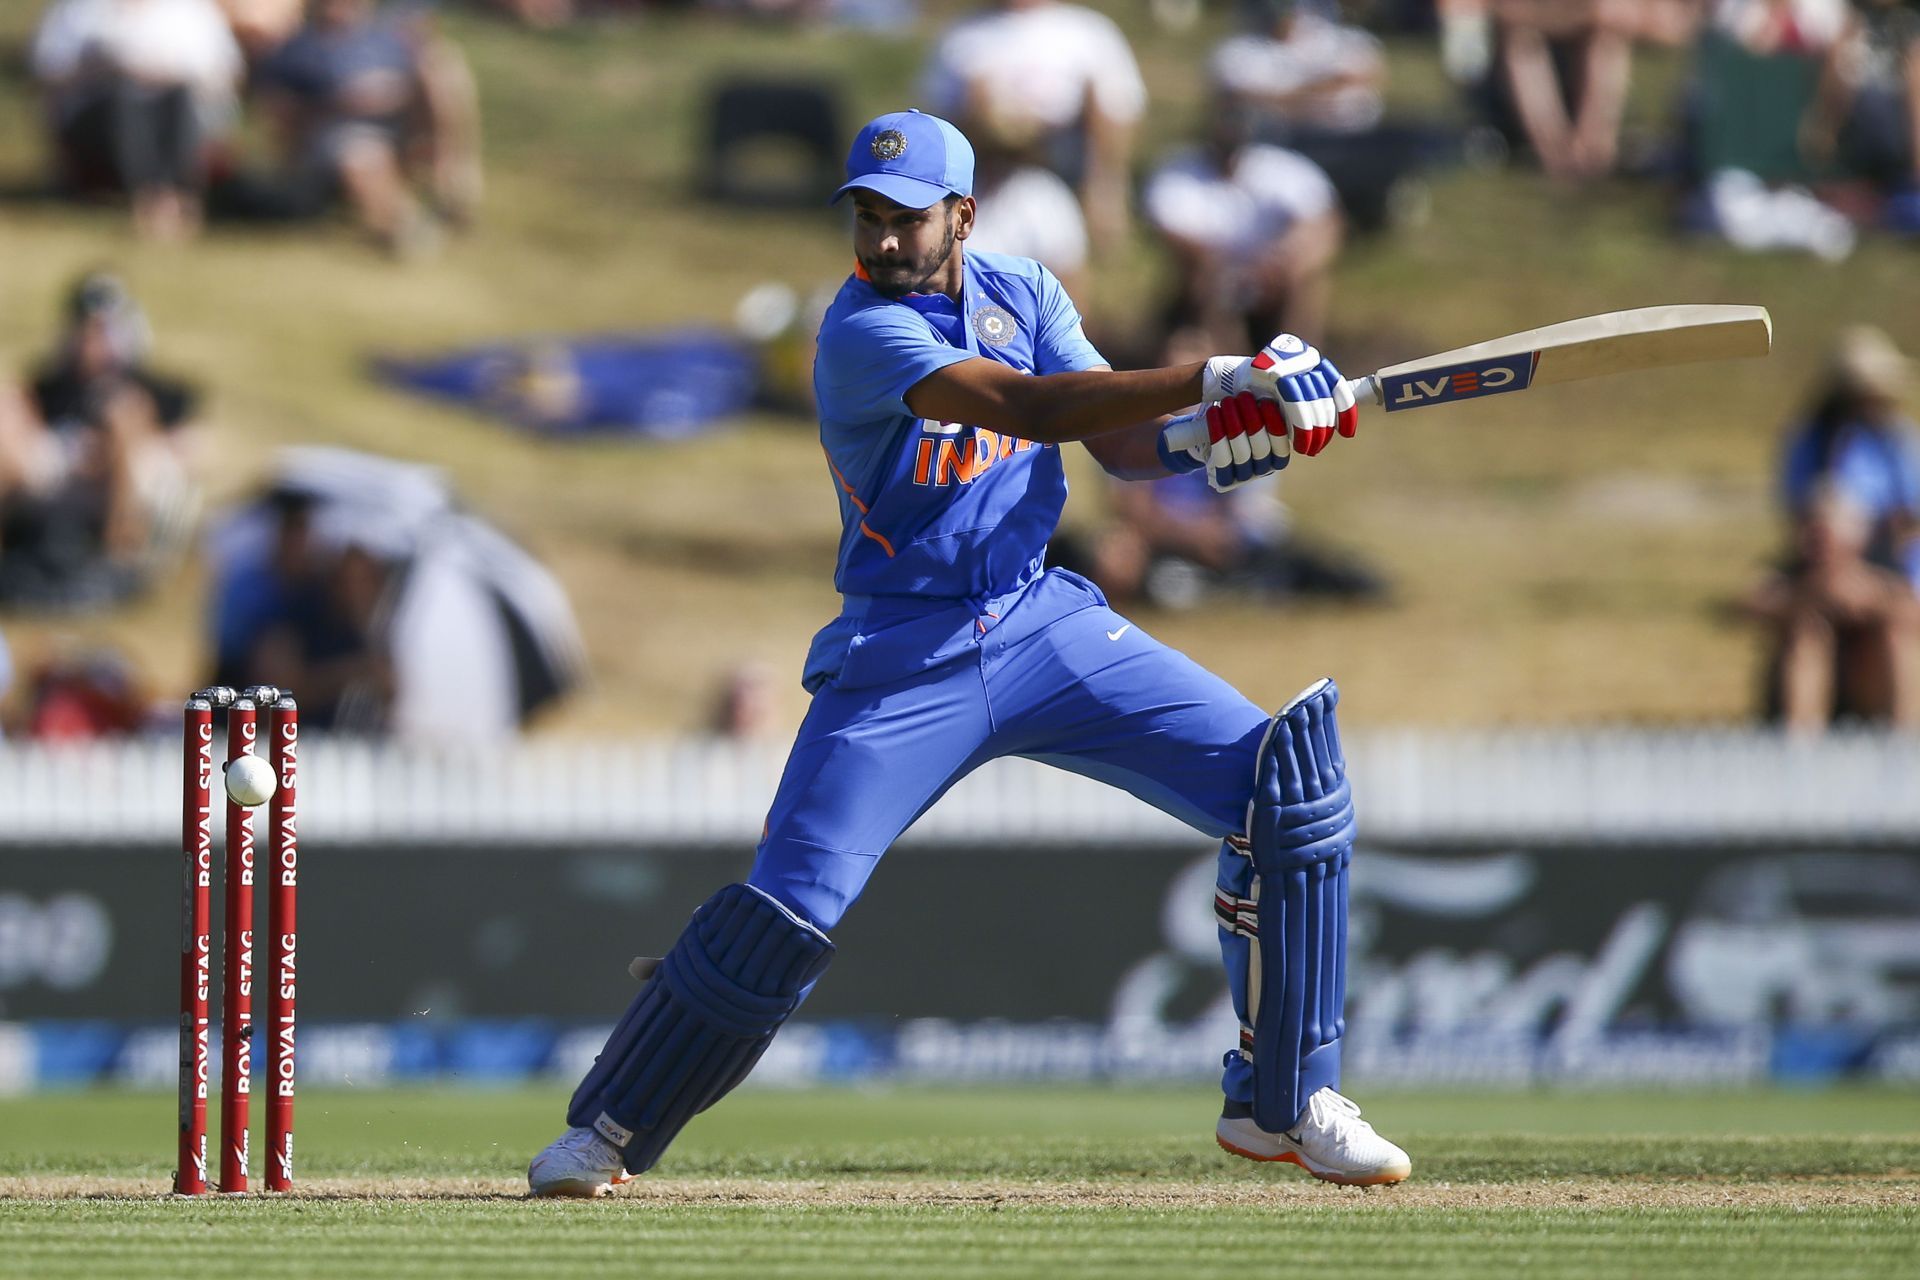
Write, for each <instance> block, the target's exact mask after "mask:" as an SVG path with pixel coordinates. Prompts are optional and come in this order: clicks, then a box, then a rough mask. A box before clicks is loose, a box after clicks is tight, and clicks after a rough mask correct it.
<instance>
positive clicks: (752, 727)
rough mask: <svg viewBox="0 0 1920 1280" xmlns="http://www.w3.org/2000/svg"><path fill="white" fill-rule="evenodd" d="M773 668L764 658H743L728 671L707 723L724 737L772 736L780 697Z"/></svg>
mask: <svg viewBox="0 0 1920 1280" xmlns="http://www.w3.org/2000/svg"><path fill="white" fill-rule="evenodd" d="M774 687H775V680H774V675H773V669H772V668H771V667H769V666H767V664H766V663H764V662H743V663H741V664H740V665H739V666H737V667H735V668H734V669H733V670H732V671H729V672H728V673H727V677H726V680H725V682H724V683H723V684H722V685H721V688H720V697H719V699H718V701H717V703H716V704H715V706H714V710H713V718H712V721H711V723H710V724H709V725H708V727H709V728H710V729H711V730H712V731H713V733H714V734H715V735H716V736H718V737H722V738H730V739H732V740H734V741H736V742H759V741H764V740H765V739H767V738H770V737H772V736H773V734H774V732H775V731H776V730H777V729H778V728H779V725H778V723H777V717H776V711H777V698H776V696H775V694H774Z"/></svg>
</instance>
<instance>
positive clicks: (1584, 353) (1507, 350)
mask: <svg viewBox="0 0 1920 1280" xmlns="http://www.w3.org/2000/svg"><path fill="white" fill-rule="evenodd" d="M1772 348H1773V319H1772V317H1771V316H1769V315H1768V314H1767V309H1766V308H1765V307H1747V306H1719V305H1702V304H1690V305H1683V306H1670V307H1642V308H1640V309H1638V310H1635V311H1613V312H1608V313H1607V314H1605V315H1598V316H1587V317H1585V318H1584V319H1580V320H1566V321H1562V322H1561V323H1559V324H1550V325H1547V326H1545V327H1543V328H1539V329H1529V330H1527V331H1526V332H1524V333H1514V334H1508V335H1507V336H1505V337H1502V338H1493V339H1490V340H1488V341H1486V342H1476V343H1474V344H1473V345H1472V346H1467V347H1459V348H1456V349H1455V350H1452V351H1442V352H1440V353H1438V354H1437V355H1431V356H1423V357H1421V358H1420V359H1418V360H1408V361H1405V362H1404V363H1401V364H1396V365H1390V366H1388V367H1387V368H1384V369H1382V370H1380V372H1379V373H1377V374H1375V375H1374V377H1375V378H1376V379H1377V385H1378V387H1379V389H1380V394H1379V400H1380V403H1381V404H1382V405H1384V406H1385V407H1386V408H1387V409H1389V410H1394V409H1419V408H1425V407H1426V406H1428V405H1432V404H1445V403H1448V402H1451V401H1454V400H1469V399H1473V398H1475V397H1478V396H1486V395H1499V394H1501V393H1503V392H1507V391H1525V390H1526V389H1527V388H1529V387H1534V386H1542V385H1545V384H1547V383H1553V382H1573V381H1576V380H1578V379H1581V378H1598V377H1602V376H1604V375H1607V374H1614V373H1627V372H1631V371H1634V370H1639V369H1659V368H1663V367H1666V366H1668V365H1677V364H1694V363H1698V362H1700V361H1705V360H1734V359H1740V358H1743V357H1748V356H1763V355H1766V354H1767V353H1768V352H1769V351H1770V350H1772Z"/></svg>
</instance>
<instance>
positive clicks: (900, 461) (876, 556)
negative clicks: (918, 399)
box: [808, 253, 1106, 687]
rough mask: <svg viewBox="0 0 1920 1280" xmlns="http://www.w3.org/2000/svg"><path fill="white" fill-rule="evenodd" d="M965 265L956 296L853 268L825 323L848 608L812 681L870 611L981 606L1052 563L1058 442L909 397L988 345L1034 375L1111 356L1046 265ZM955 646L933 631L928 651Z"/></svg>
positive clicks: (818, 374)
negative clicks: (1091, 337)
mask: <svg viewBox="0 0 1920 1280" xmlns="http://www.w3.org/2000/svg"><path fill="white" fill-rule="evenodd" d="M963 266H964V284H963V287H962V296H961V300H960V301H959V302H957V303H956V302H955V301H954V300H953V299H951V298H948V297H947V296H946V295H945V294H913V295H910V296H908V297H906V298H902V299H897V300H896V299H892V298H888V297H886V296H885V295H883V294H881V293H880V292H879V291H877V290H876V289H874V287H873V286H872V285H871V284H869V283H868V282H867V281H866V280H864V279H862V278H861V277H860V275H859V274H856V275H854V276H852V277H849V278H848V280H847V282H846V284H844V285H843V286H841V289H840V293H839V295H838V296H837V297H835V299H834V301H833V305H832V306H831V307H829V308H828V309H827V315H826V318H825V320H824V321H822V323H821V326H820V337H819V344H818V352H817V354H816V356H815V358H814V366H813V384H814V397H815V400H816V402H817V403H818V406H819V413H820V441H821V444H822V445H823V446H824V447H825V449H826V453H827V467H828V470H829V472H830V473H831V475H832V478H833V482H834V488H835V490H836V492H837V493H838V496H839V501H840V518H841V525H842V528H841V535H840V555H839V562H838V564H837V566H836V567H835V570H834V585H835V586H836V587H837V588H838V589H839V591H840V593H841V594H842V595H843V596H845V597H846V604H845V608H844V611H843V613H842V615H841V617H840V618H837V619H835V621H834V622H833V623H831V624H829V625H828V627H827V628H826V629H825V630H824V631H822V632H821V633H820V635H819V636H818V637H816V639H815V642H814V651H813V653H812V654H810V655H809V659H808V684H809V687H813V686H814V685H815V684H817V682H818V680H819V679H824V678H825V677H826V676H830V675H832V674H834V673H835V672H836V671H837V670H838V669H839V665H840V664H839V658H840V656H841V654H842V653H843V652H844V650H845V649H846V648H847V647H848V645H849V644H850V643H851V642H852V641H853V640H854V638H855V637H856V636H857V635H858V634H859V633H860V632H861V631H862V629H863V628H862V627H861V625H860V621H861V620H862V619H869V618H879V617H887V618H895V619H897V618H900V617H902V616H921V617H925V616H928V615H933V614H938V613H944V612H948V611H952V610H954V609H965V610H967V611H969V613H968V616H972V613H971V611H974V610H983V609H986V608H987V606H988V604H989V602H992V601H995V600H999V599H1003V598H1005V597H1009V596H1012V595H1015V594H1017V593H1018V592H1019V591H1021V590H1022V589H1023V588H1024V587H1025V586H1026V585H1027V584H1028V583H1029V582H1031V581H1033V579H1035V578H1036V577H1038V576H1039V574H1040V572H1041V569H1042V568H1043V567H1044V564H1045V556H1046V547H1047V541H1048V539H1049V538H1051V537H1052V536H1053V531H1054V528H1055V526H1056V525H1057V524H1058V523H1059V519H1060V511H1061V508H1062V506H1063V505H1064V504H1065V502H1066V496H1067V482H1066V474H1065V472H1064V470H1063V469H1062V467H1061V462H1060V450H1059V448H1058V447H1057V446H1054V445H1039V444H1035V443H1033V442H1032V441H1029V440H1022V439H1020V438H1019V437H1017V436H1014V435H1006V434H1002V433H1000V432H997V431H990V430H987V429H985V428H982V427H977V426H973V425H971V424H967V423H952V422H934V421H931V420H928V419H924V418H919V417H916V416H915V415H914V413H913V411H912V410H910V409H908V408H907V405H906V400H905V396H906V394H907V392H908V391H909V390H911V389H912V388H913V386H914V385H915V384H916V383H918V382H919V381H920V380H921V379H922V378H925V377H926V376H927V375H928V374H931V373H933V372H935V371H937V370H939V369H943V368H945V367H946V366H948V365H950V364H957V363H959V362H960V361H962V360H969V359H972V358H974V357H976V356H978V357H984V358H985V359H989V360H998V361H1000V362H1001V363H1002V364H1005V365H1008V366H1010V367H1012V368H1014V369H1018V370H1019V371H1021V372H1022V373H1032V374H1048V373H1062V372H1067V371H1071V370H1077V369H1090V368H1095V367H1098V366H1102V365H1104V364H1105V363H1106V361H1105V360H1104V359H1103V358H1102V357H1101V355H1100V353H1099V352H1098V351H1096V350H1095V349H1094V347H1093V345H1092V344H1091V343H1089V342H1088V341H1087V338H1086V334H1085V333H1084V332H1083V331H1082V329H1081V323H1080V313H1079V312H1078V311H1077V310H1075V308H1074V305H1073V302H1072V300H1071V299H1069V298H1068V297H1067V293H1066V290H1065V289H1063V288H1062V287H1061V285H1060V281H1059V280H1058V279H1056V278H1055V277H1054V275H1053V273H1052V272H1050V271H1048V270H1047V269H1046V268H1045V267H1043V266H1041V265H1040V264H1039V263H1037V262H1034V261H1033V260H1032V259H1029V258H1015V257H1010V256H1007V255H1004V254H992V253H977V254H976V253H967V254H965V256H964V260H963ZM867 629H872V628H867ZM936 629H937V628H936ZM944 648H945V646H943V645H940V644H938V643H933V647H932V649H929V650H928V651H927V652H926V653H925V655H924V656H925V657H926V658H929V659H931V658H934V657H935V656H936V651H939V650H944ZM890 665H891V664H890Z"/></svg>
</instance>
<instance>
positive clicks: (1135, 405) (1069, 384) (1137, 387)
mask: <svg viewBox="0 0 1920 1280" xmlns="http://www.w3.org/2000/svg"><path fill="white" fill-rule="evenodd" d="M1205 368H1206V362H1205V361H1196V362H1194V363H1192V364H1181V365H1173V366H1171V367H1168V368H1165V369H1132V370H1126V371H1122V372H1115V371H1113V370H1110V369H1091V370H1087V371H1085V372H1082V373H1055V374H1049V375H1047V376H1045V377H1041V378H1022V379H1021V380H1020V381H1021V383H1022V384H1023V385H1022V386H1021V387H1020V389H1019V391H1018V393H1017V394H1016V395H1014V396H1011V397H1009V398H1010V399H1014V400H1017V401H1020V402H1021V403H1018V404H1017V405H1013V406H1010V408H1011V409H1012V413H1013V420H1012V421H1009V422H1008V423H1007V424H1006V425H1005V426H1004V427H1002V428H1000V429H1001V430H1006V431H1011V432H1012V433H1013V434H1014V435H1016V436H1018V437H1020V438H1022V439H1025V440H1032V441H1035V442H1036V443H1039V444H1064V443H1066V442H1067V441H1069V440H1088V439H1092V438H1093V437H1096V436H1106V435H1109V434H1111V433H1114V432H1121V431H1126V430H1128V429H1129V428H1134V427H1139V426H1140V425H1141V424H1143V423H1147V422H1149V421H1152V420H1156V419H1159V418H1162V417H1164V416H1166V415H1167V414H1170V413H1174V412H1177V411H1178V410H1181V409H1184V408H1186V407H1187V406H1188V405H1191V404H1195V403H1197V402H1198V401H1199V400H1200V396H1201V390H1200V385H1201V373H1202V371H1203V370H1205ZM981 425H982V426H990V425H992V424H989V423H982V424H981ZM1146 434H1147V435H1148V438H1149V439H1150V438H1151V433H1146Z"/></svg>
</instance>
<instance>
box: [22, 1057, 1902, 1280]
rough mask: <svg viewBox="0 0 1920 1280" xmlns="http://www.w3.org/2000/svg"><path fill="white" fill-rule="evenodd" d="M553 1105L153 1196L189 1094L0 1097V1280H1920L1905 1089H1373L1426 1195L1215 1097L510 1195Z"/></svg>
mask: <svg viewBox="0 0 1920 1280" xmlns="http://www.w3.org/2000/svg"><path fill="white" fill-rule="evenodd" d="M561 1105H562V1098H561V1095H559V1094H557V1093H553V1092H549V1091H515V1092H467V1091H449V1090H442V1091H436V1092H427V1091H419V1092H406V1091H371V1092H365V1093H357V1092H329V1093H319V1092H315V1093H313V1094H311V1095H309V1096H307V1097H304V1098H302V1099H301V1101H300V1114H299V1163H300V1168H299V1177H300V1187H301V1189H300V1190H299V1191H297V1192H296V1193H295V1194H293V1195H291V1196H286V1197H271V1198H268V1197H253V1198H250V1199H247V1200H221V1199H217V1198H209V1199H206V1200H201V1201H195V1202H186V1201H177V1200H174V1199H171V1198H169V1197H168V1196H166V1195H165V1194H164V1190H165V1187H166V1185H167V1177H168V1171H169V1169H170V1167H171V1160H170V1158H169V1144H170V1141H171V1133H170V1131H169V1116H168V1112H169V1109H170V1103H169V1099H167V1098H165V1097H163V1096H161V1095H158V1094H128V1093H85V1094H62V1095H46V1096H38V1097H28V1098H14V1099H7V1100H3V1101H0V1276H8V1277H11V1276H32V1277H36V1278H38V1277H59V1276H88V1277H100V1276H110V1277H113V1280H136V1278H138V1277H146V1276H156V1277H157V1276H166V1277H175V1276H193V1277H216V1276H243V1275H244V1276H248V1277H283V1276H329V1277H332V1276H354V1275H378V1276H381V1277H417V1276H436V1277H441V1276H445V1277H453V1276H535V1277H542V1278H543V1280H545V1278H549V1277H551V1278H554V1280H558V1278H559V1277H566V1276H575V1275H580V1276H587V1275H592V1276H613V1275H663V1276H774V1275H777V1276H834V1277H839V1276H895V1275H903V1274H915V1275H926V1276H941V1277H945V1276H1018V1275H1045V1276H1048V1277H1051V1278H1053V1280H1058V1278H1060V1277H1072V1276H1109V1275H1125V1276H1163V1275H1165V1276H1173V1275H1178V1276H1184V1277H1192V1276H1198V1275H1215V1274H1227V1273H1230V1272H1244V1273H1249V1274H1276V1273H1280V1272H1282V1271H1284V1272H1289V1273H1299V1272H1302V1271H1310V1272H1311V1273H1312V1274H1314V1275H1316V1276H1333V1275H1345V1274H1366V1275H1384V1274H1410V1275H1411V1274H1417V1275H1419V1276H1421V1277H1424V1278H1426V1280H1438V1278H1440V1277H1448V1276H1463V1277H1464V1276H1474V1277H1480V1276H1487V1275H1512V1274H1521V1273H1525V1274H1527V1275H1529V1276H1555V1277H1558V1276H1652V1275H1660V1276H1707V1275H1712V1276H1741V1277H1749V1276H1794V1277H1796V1278H1799V1277H1805V1276H1808V1275H1818V1276H1821V1277H1823V1280H1824V1278H1826V1277H1834V1276H1874V1277H1891V1276H1900V1275H1915V1274H1920V1106H1916V1099H1915V1097H1914V1095H1913V1094H1912V1093H1910V1092H1909V1093H1896V1092H1893V1091H1842V1092H1833V1093H1818V1094H1787V1093H1741V1094H1732V1095H1697V1094H1672V1093H1667V1094H1654V1095H1647V1096H1631V1097H1630V1096H1623V1095H1611V1094H1607V1095H1598V1094H1595V1095H1587V1094H1554V1095H1518V1096H1505V1097H1502V1096H1494V1097H1487V1098H1475V1097H1466V1096H1461V1095H1448V1096H1417V1095H1405V1094H1402V1095H1385V1096H1381V1097H1379V1098H1375V1099H1373V1100H1371V1101H1370V1104H1369V1107H1368V1114H1369V1115H1370V1116H1372V1117H1373V1118H1374V1119H1375V1120H1376V1121H1377V1122H1378V1123H1379V1125H1380V1127H1381V1128H1382V1129H1383V1130H1384V1131H1385V1132H1387V1133H1388V1134H1390V1135H1391V1136H1393V1137H1395V1138H1396V1139H1398V1140H1400V1141H1401V1142H1402V1143H1403V1144H1404V1145H1406V1146H1407V1147H1408V1148H1409V1149H1410V1151H1411V1152H1412V1154H1413V1157H1414V1169H1415V1173H1414V1179H1413V1180H1412V1181H1410V1182H1408V1183H1406V1184H1404V1185H1402V1186H1400V1187H1395V1188H1384V1189H1380V1190H1377V1191H1371V1192H1363V1191H1357V1190H1350V1189H1341V1188H1335V1187H1328V1186H1323V1185H1321V1184H1318V1183H1315V1182H1312V1181H1311V1180H1309V1179H1307V1178H1306V1177H1304V1176H1302V1175H1301V1174H1299V1173H1298V1172H1297V1171H1295V1170H1293V1169H1292V1168H1290V1167H1287V1166H1272V1167H1269V1166H1260V1165H1254V1164H1250V1163H1247V1162H1244V1161H1240V1160H1234V1159H1231V1158H1229V1157H1227V1156H1225V1155H1223V1154H1222V1153H1220V1152H1219V1151H1217V1150H1216V1149H1215V1148H1214V1146H1213V1144H1212V1140H1211V1133H1210V1124H1211V1119H1210V1110H1209V1106H1210V1098H1209V1096H1208V1094H1207V1093H1206V1091H1205V1090H1200V1089H1182V1090H1119V1089H1116V1090H1101V1089H1078V1090H1038V1089H1035V1090H1018V1091H1011V1090H966V1091H933V1090H920V1089H916V1090H898V1091H892V1090H887V1091H828V1092H806V1093H789V1092H780V1091H774V1090H759V1091H753V1090H749V1091H747V1092H744V1093H742V1094H740V1095H739V1096H737V1097H735V1098H733V1099H730V1100H729V1101H728V1102H727V1103H726V1105H725V1106H723V1107H722V1108H720V1109H719V1110H717V1111H716V1112H714V1113H713V1114H711V1115H709V1116H706V1117H703V1118H702V1119H701V1120H700V1121H698V1122H697V1123H696V1124H695V1125H694V1126H693V1127H692V1128H691V1129H690V1130H689V1131H688V1133H687V1134H686V1135H685V1136H684V1138H683V1140H682V1141H681V1143H680V1144H679V1145H677V1146H676V1147H675V1149H674V1151H673V1153H672V1155H671V1156H670V1157H669V1158H668V1159H667V1160H666V1161H665V1162H663V1164H662V1165H661V1167H660V1169H658V1170H657V1171H656V1172H655V1173H654V1174H652V1175H649V1176H648V1177H647V1178H645V1179H643V1180H641V1181H640V1182H638V1183H636V1184H635V1185H634V1187H633V1188H632V1189H630V1190H628V1191H626V1192H623V1193H622V1194H620V1195H619V1196H617V1197H615V1198H612V1199H609V1200H602V1201H598V1202H592V1203H583V1202H573V1203H550V1202H532V1201H527V1200H524V1199H522V1198H520V1197H521V1195H522V1192H523V1187H524V1183H523V1182H522V1180H521V1178H522V1174H521V1171H522V1169H523V1168H524V1165H525V1161H526V1159H527V1157H528V1156H529V1155H530V1154H531V1153H532V1152H533V1151H534V1150H536V1149H537V1148H538V1147H539V1146H541V1145H542V1144H543V1143H544V1142H546V1141H547V1140H548V1139H549V1138H550V1137H552V1136H553V1133H554V1130H555V1124H556V1117H557V1115H558V1112H559V1110H560V1107H561Z"/></svg>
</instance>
